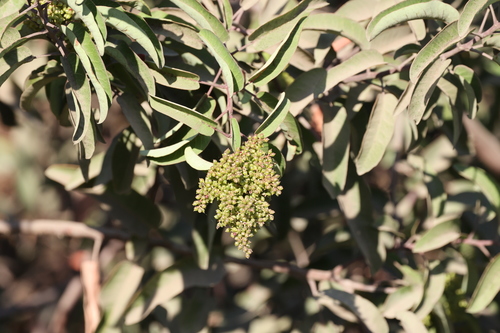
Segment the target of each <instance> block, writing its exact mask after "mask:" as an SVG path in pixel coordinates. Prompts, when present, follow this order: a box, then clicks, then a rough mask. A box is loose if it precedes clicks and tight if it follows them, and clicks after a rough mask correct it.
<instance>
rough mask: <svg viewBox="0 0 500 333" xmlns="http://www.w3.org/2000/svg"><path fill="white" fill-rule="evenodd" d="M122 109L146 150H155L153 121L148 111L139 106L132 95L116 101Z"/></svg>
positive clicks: (121, 96) (120, 97)
mask: <svg viewBox="0 0 500 333" xmlns="http://www.w3.org/2000/svg"><path fill="white" fill-rule="evenodd" d="M116 100H117V102H118V104H120V106H121V108H122V112H123V114H124V115H125V118H127V120H128V122H129V123H130V126H132V129H133V130H134V132H135V134H137V136H138V137H139V139H140V140H141V141H142V144H143V145H144V148H146V149H151V148H153V144H154V139H153V133H152V130H151V121H150V119H149V117H148V115H147V113H146V110H144V108H143V107H142V106H141V104H139V102H138V101H137V99H136V98H134V97H133V96H131V95H130V94H127V93H124V94H121V95H120V96H118V98H117V99H116Z"/></svg>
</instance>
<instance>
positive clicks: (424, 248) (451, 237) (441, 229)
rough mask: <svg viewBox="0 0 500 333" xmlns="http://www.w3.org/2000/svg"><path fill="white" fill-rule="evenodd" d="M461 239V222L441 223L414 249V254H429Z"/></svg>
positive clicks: (421, 239) (418, 242)
mask: <svg viewBox="0 0 500 333" xmlns="http://www.w3.org/2000/svg"><path fill="white" fill-rule="evenodd" d="M459 237H460V222H459V221H457V220H452V221H446V222H442V223H439V224H438V225H436V226H434V227H433V228H432V229H430V230H429V231H427V232H426V233H425V234H424V235H423V236H422V237H421V238H420V239H419V240H418V241H417V242H416V243H415V246H414V247H413V253H422V252H428V251H432V250H435V249H439V248H442V247H443V246H445V245H447V244H449V243H451V242H453V241H455V240H457V239H458V238H459Z"/></svg>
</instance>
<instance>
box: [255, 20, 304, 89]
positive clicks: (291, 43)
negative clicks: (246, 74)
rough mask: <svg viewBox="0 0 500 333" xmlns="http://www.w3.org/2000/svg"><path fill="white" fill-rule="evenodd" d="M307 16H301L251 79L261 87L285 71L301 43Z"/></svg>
mask: <svg viewBox="0 0 500 333" xmlns="http://www.w3.org/2000/svg"><path fill="white" fill-rule="evenodd" d="M305 20H306V18H305V17H303V18H301V19H300V20H299V21H298V22H297V25H296V26H295V27H293V29H292V31H290V33H289V34H288V36H287V37H286V38H285V39H284V40H283V42H282V43H281V44H280V46H279V47H278V48H277V49H276V51H274V53H273V54H272V55H271V57H270V58H269V59H268V60H267V61H266V63H265V64H264V65H263V66H262V67H261V68H260V69H259V70H258V71H257V72H255V74H253V75H252V77H251V78H250V79H249V80H250V81H252V82H254V84H255V86H257V87H261V86H263V85H265V84H267V83H269V81H271V80H272V79H274V78H275V77H277V76H278V75H280V74H281V72H283V70H284V69H285V68H286V67H287V66H288V64H289V63H290V59H291V58H292V56H293V54H294V53H295V50H296V49H297V45H298V44H299V39H300V33H301V32H302V27H303V26H304V22H305Z"/></svg>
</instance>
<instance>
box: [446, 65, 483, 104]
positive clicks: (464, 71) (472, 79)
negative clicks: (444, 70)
mask: <svg viewBox="0 0 500 333" xmlns="http://www.w3.org/2000/svg"><path fill="white" fill-rule="evenodd" d="M453 71H454V72H455V74H457V75H459V76H460V77H462V78H463V79H464V80H465V82H467V83H469V84H470V85H471V87H472V89H473V90H474V94H475V96H476V99H477V101H478V102H481V99H482V97H483V89H482V88H481V81H480V80H479V78H478V77H477V75H476V74H475V73H474V70H473V69H472V68H469V67H467V66H465V65H457V66H455V68H453Z"/></svg>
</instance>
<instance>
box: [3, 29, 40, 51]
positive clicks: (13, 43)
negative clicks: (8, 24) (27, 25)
mask: <svg viewBox="0 0 500 333" xmlns="http://www.w3.org/2000/svg"><path fill="white" fill-rule="evenodd" d="M45 36H46V33H45V32H43V31H42V32H36V33H33V34H30V35H28V36H24V37H21V34H20V33H19V31H18V30H17V28H9V29H7V30H5V34H4V35H3V37H2V40H1V48H0V58H2V57H3V56H4V55H5V54H7V53H8V52H10V51H12V50H14V49H15V48H18V47H20V46H21V45H24V44H26V43H27V42H28V41H30V40H32V39H37V38H44V37H45Z"/></svg>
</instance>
